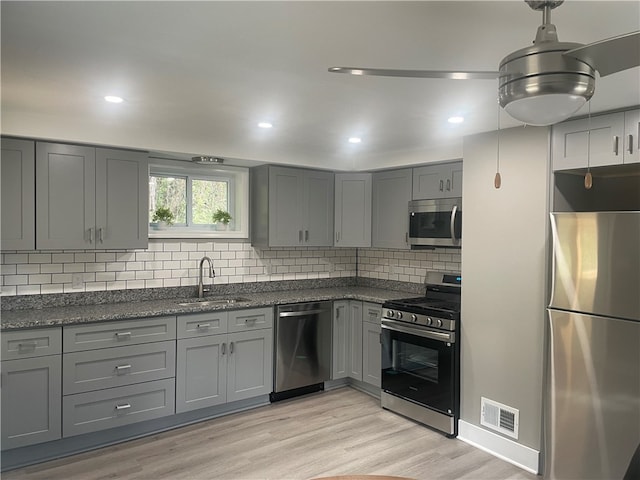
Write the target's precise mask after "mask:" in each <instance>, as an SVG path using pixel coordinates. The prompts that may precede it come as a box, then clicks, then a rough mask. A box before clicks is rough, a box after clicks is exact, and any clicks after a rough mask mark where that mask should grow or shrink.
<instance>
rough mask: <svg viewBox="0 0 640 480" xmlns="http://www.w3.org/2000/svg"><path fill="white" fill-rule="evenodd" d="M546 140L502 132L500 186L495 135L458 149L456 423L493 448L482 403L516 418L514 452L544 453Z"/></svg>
mask: <svg viewBox="0 0 640 480" xmlns="http://www.w3.org/2000/svg"><path fill="white" fill-rule="evenodd" d="M548 135H549V132H548V129H547V128H536V127H526V128H513V129H508V130H504V131H502V132H500V167H501V168H500V170H501V173H502V188H500V189H495V188H494V185H493V179H494V174H495V171H496V152H497V149H496V132H490V133H486V134H480V135H474V136H470V137H466V138H465V142H464V185H463V195H462V198H463V211H464V222H463V227H462V228H463V233H462V238H463V239H464V248H463V250H462V277H463V278H464V284H463V288H462V344H461V352H462V363H461V370H462V379H461V420H462V422H463V423H464V425H465V426H467V427H469V428H468V430H471V431H472V432H474V433H476V434H478V438H479V439H480V440H478V439H476V443H480V446H483V447H485V448H488V449H490V450H493V451H496V449H499V447H495V446H494V445H490V443H491V442H492V440H491V435H490V434H488V433H487V435H484V433H483V431H482V430H484V429H485V427H481V426H480V397H482V396H484V397H487V398H489V399H491V400H495V401H497V402H500V403H502V404H505V405H508V406H511V407H514V408H516V409H518V410H519V411H520V424H519V438H518V439H517V440H516V444H515V445H512V446H513V447H515V448H514V449H515V450H516V451H517V450H518V449H519V448H518V446H519V445H520V446H522V447H523V448H525V449H527V448H528V449H532V450H533V451H535V452H539V451H540V449H541V429H542V388H543V352H544V325H545V307H546V303H547V244H548V242H547V239H548V223H549V221H548V198H549V197H548V183H549V139H548ZM487 432H488V431H487ZM504 438H509V437H504ZM483 442H486V443H487V444H485V445H482V443H483ZM498 443H500V442H498ZM503 443H504V442H503ZM496 453H498V454H502V455H503V456H506V457H509V455H511V454H510V453H509V452H500V451H497V452H496ZM520 463H521V462H520ZM533 463H534V465H530V467H531V468H532V469H534V470H536V469H537V464H536V463H537V458H536V459H534V460H533Z"/></svg>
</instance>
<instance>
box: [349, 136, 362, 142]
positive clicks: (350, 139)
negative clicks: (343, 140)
mask: <svg viewBox="0 0 640 480" xmlns="http://www.w3.org/2000/svg"><path fill="white" fill-rule="evenodd" d="M360 142H362V139H361V138H359V137H351V138H349V143H360Z"/></svg>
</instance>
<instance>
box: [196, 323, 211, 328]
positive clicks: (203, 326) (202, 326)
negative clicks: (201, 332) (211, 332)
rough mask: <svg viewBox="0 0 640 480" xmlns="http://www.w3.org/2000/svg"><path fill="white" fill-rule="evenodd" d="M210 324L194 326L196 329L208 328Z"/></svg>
mask: <svg viewBox="0 0 640 480" xmlns="http://www.w3.org/2000/svg"><path fill="white" fill-rule="evenodd" d="M210 327H211V324H210V323H199V324H197V325H196V328H210Z"/></svg>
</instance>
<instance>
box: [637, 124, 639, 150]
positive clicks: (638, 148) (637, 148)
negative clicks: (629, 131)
mask: <svg viewBox="0 0 640 480" xmlns="http://www.w3.org/2000/svg"><path fill="white" fill-rule="evenodd" d="M637 138H638V147H637V150H640V122H638V136H637Z"/></svg>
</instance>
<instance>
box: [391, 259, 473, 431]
mask: <svg viewBox="0 0 640 480" xmlns="http://www.w3.org/2000/svg"><path fill="white" fill-rule="evenodd" d="M461 287H462V278H461V276H460V274H457V273H442V272H429V273H428V275H427V285H426V295H425V296H423V297H413V298H405V299H400V300H391V301H388V302H385V303H384V304H383V306H382V335H381V338H382V407H383V408H386V409H388V410H391V411H394V412H396V413H399V414H401V415H404V416H406V417H409V418H411V419H413V420H416V421H418V422H420V423H423V424H425V425H428V426H430V427H432V428H435V429H437V430H439V431H441V432H443V433H445V434H446V435H447V436H450V437H455V436H456V435H457V434H458V418H459V408H460V407H459V406H460V347H459V337H460V294H461Z"/></svg>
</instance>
